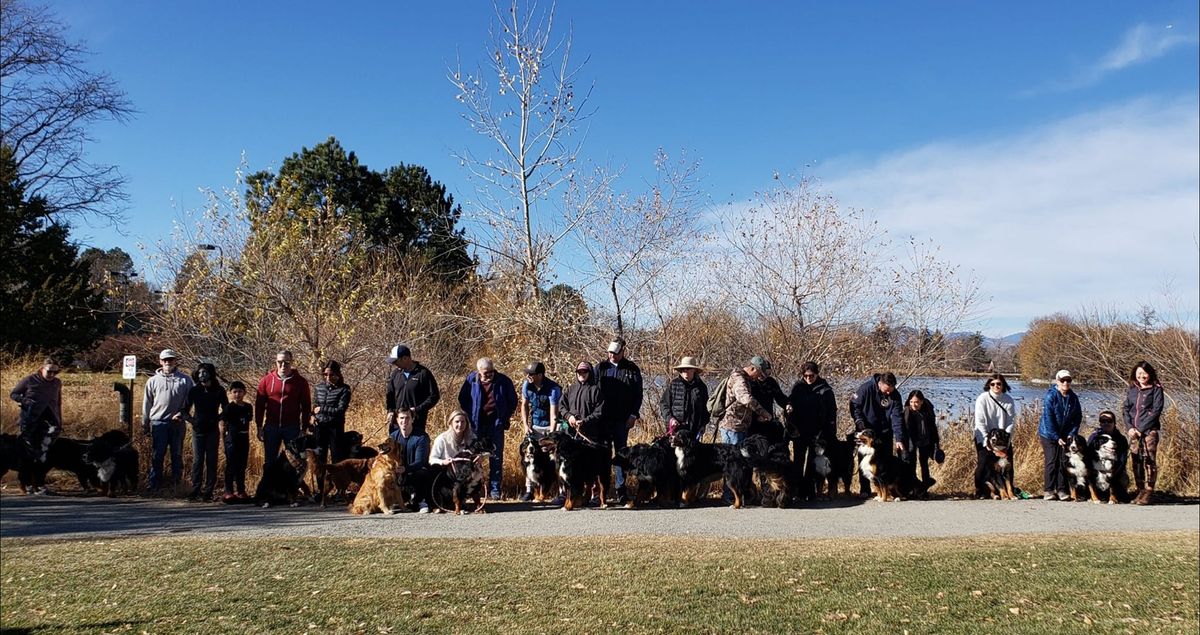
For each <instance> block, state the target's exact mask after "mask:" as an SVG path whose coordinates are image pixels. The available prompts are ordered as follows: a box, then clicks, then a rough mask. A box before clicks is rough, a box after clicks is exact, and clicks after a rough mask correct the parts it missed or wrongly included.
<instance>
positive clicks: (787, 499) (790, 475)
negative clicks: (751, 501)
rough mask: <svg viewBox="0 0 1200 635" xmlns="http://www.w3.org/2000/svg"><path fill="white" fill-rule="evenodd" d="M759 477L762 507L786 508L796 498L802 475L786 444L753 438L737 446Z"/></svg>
mask: <svg viewBox="0 0 1200 635" xmlns="http://www.w3.org/2000/svg"><path fill="white" fill-rule="evenodd" d="M738 447H739V448H740V451H741V453H742V456H744V457H746V458H747V459H748V460H749V462H750V465H751V467H752V468H753V469H754V473H755V474H756V475H757V476H758V487H759V491H760V492H761V500H762V504H763V506H764V507H787V506H788V505H790V504H791V503H792V500H793V497H794V496H795V493H796V490H797V487H798V483H799V481H800V476H801V473H800V471H799V470H798V469H797V468H796V465H795V464H794V463H793V462H792V457H791V453H790V452H789V451H788V446H787V443H786V442H785V441H783V440H782V439H781V440H778V441H773V440H772V439H770V438H769V437H766V436H763V435H759V434H752V435H750V436H748V437H746V438H745V439H744V440H742V442H741V443H740V444H738Z"/></svg>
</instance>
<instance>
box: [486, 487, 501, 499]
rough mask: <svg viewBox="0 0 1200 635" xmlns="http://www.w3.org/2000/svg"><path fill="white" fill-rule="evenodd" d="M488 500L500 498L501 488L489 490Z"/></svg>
mask: <svg viewBox="0 0 1200 635" xmlns="http://www.w3.org/2000/svg"><path fill="white" fill-rule="evenodd" d="M488 500H490V501H498V500H500V490H498V489H494V490H492V491H490V492H488Z"/></svg>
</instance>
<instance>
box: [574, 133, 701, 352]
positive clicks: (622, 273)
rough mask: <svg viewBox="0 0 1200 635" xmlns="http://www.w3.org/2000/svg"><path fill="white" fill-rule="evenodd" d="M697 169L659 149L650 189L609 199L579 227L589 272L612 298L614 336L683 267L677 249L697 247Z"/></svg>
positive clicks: (684, 260)
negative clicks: (582, 229) (587, 221)
mask: <svg viewBox="0 0 1200 635" xmlns="http://www.w3.org/2000/svg"><path fill="white" fill-rule="evenodd" d="M699 167H700V165H699V163H698V162H695V161H692V160H690V159H688V157H687V156H686V154H685V155H683V156H681V157H680V158H679V159H677V160H674V161H672V160H671V158H670V157H669V156H668V155H667V153H666V152H664V151H663V150H662V149H661V148H660V149H659V150H658V152H657V153H656V154H655V157H654V168H655V181H654V182H653V183H652V184H651V185H650V187H649V189H648V190H647V191H646V192H643V193H640V194H629V193H623V194H618V195H614V196H610V197H608V200H607V203H606V204H605V205H604V208H605V211H604V212H603V213H597V214H594V215H593V216H592V221H591V222H589V223H588V225H587V227H586V228H585V229H584V231H583V236H584V240H583V249H584V251H586V252H587V254H588V256H589V257H590V259H591V262H592V269H593V271H592V275H593V276H594V277H595V279H596V280H597V281H598V282H600V283H603V284H604V286H605V287H607V290H608V293H609V294H610V295H611V297H612V310H613V313H614V314H615V317H616V329H617V333H618V334H619V335H622V336H623V335H625V318H626V317H627V316H629V317H632V318H633V319H635V320H636V318H637V312H638V309H640V308H642V307H652V306H653V305H654V301H655V299H656V298H658V297H659V295H660V293H661V292H663V291H664V290H665V286H666V285H669V284H670V281H671V280H672V279H673V278H674V276H672V275H670V273H671V271H670V270H671V269H675V270H676V271H678V270H679V269H682V268H686V265H687V263H688V262H689V261H690V259H688V258H681V252H687V251H692V252H697V251H698V247H699V242H700V240H699V236H698V232H697V231H696V230H697V220H698V217H699V214H700V206H699V203H700V200H701V193H700V189H699V180H698V178H697V173H698V171H699ZM689 234H690V236H691V238H692V239H693V240H687V238H688V236H689Z"/></svg>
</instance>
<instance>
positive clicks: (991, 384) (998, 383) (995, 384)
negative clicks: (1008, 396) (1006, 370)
mask: <svg viewBox="0 0 1200 635" xmlns="http://www.w3.org/2000/svg"><path fill="white" fill-rule="evenodd" d="M988 385H989V386H999V387H1001V388H1003V387H1004V384H1002V383H1000V382H998V381H993V382H990V383H988Z"/></svg>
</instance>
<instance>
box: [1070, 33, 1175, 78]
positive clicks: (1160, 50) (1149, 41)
mask: <svg viewBox="0 0 1200 635" xmlns="http://www.w3.org/2000/svg"><path fill="white" fill-rule="evenodd" d="M1194 44H1196V35H1195V34H1185V33H1180V32H1177V31H1175V30H1174V29H1172V28H1171V27H1170V26H1167V27H1152V26H1150V25H1148V24H1139V25H1137V26H1135V27H1133V28H1132V29H1129V30H1128V31H1126V32H1125V37H1123V38H1122V39H1121V43H1120V44H1118V45H1117V47H1116V48H1115V49H1113V50H1111V51H1109V52H1108V54H1107V55H1105V56H1104V58H1103V59H1101V60H1100V62H1099V63H1098V64H1096V66H1095V68H1094V72H1095V73H1098V74H1103V73H1107V72H1111V71H1119V70H1121V69H1123V68H1127V67H1130V66H1133V65H1135V64H1140V63H1142V62H1147V61H1150V60H1152V59H1155V58H1157V57H1162V56H1163V55H1165V54H1166V53H1167V51H1170V50H1171V49H1174V48H1178V47H1181V46H1190V45H1194Z"/></svg>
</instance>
